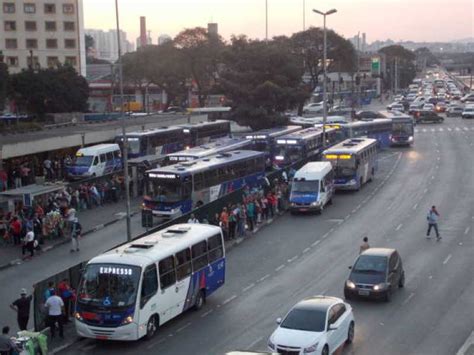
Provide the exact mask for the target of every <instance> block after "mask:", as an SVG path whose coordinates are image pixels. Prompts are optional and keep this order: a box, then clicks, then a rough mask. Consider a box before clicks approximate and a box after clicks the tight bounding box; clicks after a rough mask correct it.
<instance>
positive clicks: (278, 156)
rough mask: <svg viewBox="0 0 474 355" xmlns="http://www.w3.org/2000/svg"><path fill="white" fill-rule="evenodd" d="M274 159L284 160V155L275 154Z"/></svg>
mask: <svg viewBox="0 0 474 355" xmlns="http://www.w3.org/2000/svg"><path fill="white" fill-rule="evenodd" d="M275 160H285V157H284V156H282V155H277V156H276V157H275Z"/></svg>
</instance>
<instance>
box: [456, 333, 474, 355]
mask: <svg viewBox="0 0 474 355" xmlns="http://www.w3.org/2000/svg"><path fill="white" fill-rule="evenodd" d="M472 347H474V331H473V332H472V333H471V335H469V337H468V338H467V339H466V341H465V342H464V344H463V345H462V346H461V348H460V349H459V350H458V352H457V353H456V355H469V354H472V351H469V349H471V350H472Z"/></svg>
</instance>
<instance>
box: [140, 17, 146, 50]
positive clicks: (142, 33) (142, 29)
mask: <svg viewBox="0 0 474 355" xmlns="http://www.w3.org/2000/svg"><path fill="white" fill-rule="evenodd" d="M146 45H147V32H146V17H145V16H140V47H144V46H146Z"/></svg>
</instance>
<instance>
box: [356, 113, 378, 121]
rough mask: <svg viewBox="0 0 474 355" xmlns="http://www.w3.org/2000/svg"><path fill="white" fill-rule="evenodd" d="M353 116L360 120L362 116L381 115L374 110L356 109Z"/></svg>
mask: <svg viewBox="0 0 474 355" xmlns="http://www.w3.org/2000/svg"><path fill="white" fill-rule="evenodd" d="M355 118H356V119H359V120H360V119H363V118H370V119H374V118H383V116H382V115H381V114H379V113H378V112H375V111H357V112H356V114H355Z"/></svg>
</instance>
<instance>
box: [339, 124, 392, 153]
mask: <svg viewBox="0 0 474 355" xmlns="http://www.w3.org/2000/svg"><path fill="white" fill-rule="evenodd" d="M342 126H343V127H344V130H345V135H346V137H347V138H358V137H368V138H373V139H376V140H377V143H378V146H379V147H380V148H387V147H389V146H390V144H391V135H392V119H391V118H375V119H365V120H362V121H355V122H350V123H347V124H343V125H342Z"/></svg>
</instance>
